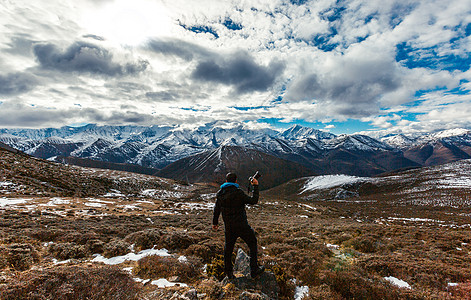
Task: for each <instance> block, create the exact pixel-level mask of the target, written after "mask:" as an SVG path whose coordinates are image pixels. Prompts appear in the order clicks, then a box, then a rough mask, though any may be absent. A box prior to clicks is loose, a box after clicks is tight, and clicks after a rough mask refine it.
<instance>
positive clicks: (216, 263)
mask: <svg viewBox="0 0 471 300" xmlns="http://www.w3.org/2000/svg"><path fill="white" fill-rule="evenodd" d="M206 273H207V274H208V276H214V277H216V279H217V280H219V281H221V280H223V279H224V277H226V274H225V273H224V256H222V255H216V257H215V258H213V259H212V261H211V263H210V264H208V266H207V267H206Z"/></svg>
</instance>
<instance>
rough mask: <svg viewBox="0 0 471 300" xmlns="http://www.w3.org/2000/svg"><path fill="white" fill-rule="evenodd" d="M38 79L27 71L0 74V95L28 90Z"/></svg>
mask: <svg viewBox="0 0 471 300" xmlns="http://www.w3.org/2000/svg"><path fill="white" fill-rule="evenodd" d="M37 84H38V81H37V80H36V78H35V77H34V76H33V75H31V74H28V73H22V72H17V73H9V74H6V75H1V74H0V95H5V96H9V95H16V94H22V93H26V92H29V91H30V90H32V89H33V88H34V87H35V86H36V85H37Z"/></svg>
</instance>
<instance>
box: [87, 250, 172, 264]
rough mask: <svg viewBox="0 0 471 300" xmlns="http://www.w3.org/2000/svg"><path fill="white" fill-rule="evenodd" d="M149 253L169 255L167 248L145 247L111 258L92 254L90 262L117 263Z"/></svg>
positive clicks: (138, 258)
mask: <svg viewBox="0 0 471 300" xmlns="http://www.w3.org/2000/svg"><path fill="white" fill-rule="evenodd" d="M149 255H159V256H170V254H169V253H168V250H167V249H146V250H142V251H140V252H139V253H137V254H136V253H128V254H126V255H121V256H115V257H111V258H106V257H104V256H103V255H101V254H93V256H95V258H94V259H92V262H102V263H104V264H106V265H118V264H121V263H123V262H125V261H129V260H130V261H138V260H140V259H141V258H143V257H146V256H149Z"/></svg>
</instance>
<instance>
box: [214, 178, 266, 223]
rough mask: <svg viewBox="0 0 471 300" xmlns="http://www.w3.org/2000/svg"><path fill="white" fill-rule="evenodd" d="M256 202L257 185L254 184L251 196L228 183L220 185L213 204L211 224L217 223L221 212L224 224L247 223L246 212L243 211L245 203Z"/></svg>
mask: <svg viewBox="0 0 471 300" xmlns="http://www.w3.org/2000/svg"><path fill="white" fill-rule="evenodd" d="M257 203H258V185H255V186H254V190H253V195H252V197H250V196H247V194H245V193H244V191H242V189H240V188H238V187H236V186H234V185H229V186H226V187H224V186H223V187H222V188H221V189H220V190H219V191H218V193H217V196H216V205H215V206H214V216H213V225H218V219H219V214H220V213H221V212H222V219H223V220H224V225H225V226H226V228H227V227H235V226H242V225H248V221H247V214H246V213H245V205H246V204H257Z"/></svg>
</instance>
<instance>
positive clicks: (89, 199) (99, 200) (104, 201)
mask: <svg viewBox="0 0 471 300" xmlns="http://www.w3.org/2000/svg"><path fill="white" fill-rule="evenodd" d="M86 200H88V201H90V202H98V203H108V204H112V203H115V202H114V201H106V200H101V199H95V198H87V199H86Z"/></svg>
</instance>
